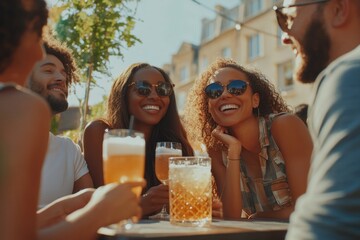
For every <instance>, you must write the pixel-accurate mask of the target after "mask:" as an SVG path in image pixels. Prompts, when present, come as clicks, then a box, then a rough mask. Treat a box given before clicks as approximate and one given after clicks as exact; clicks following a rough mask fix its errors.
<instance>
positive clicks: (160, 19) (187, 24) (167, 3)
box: [47, 0, 241, 106]
mask: <svg viewBox="0 0 360 240" xmlns="http://www.w3.org/2000/svg"><path fill="white" fill-rule="evenodd" d="M47 1H48V2H49V4H50V5H53V4H54V3H55V2H56V0H47ZM197 1H198V2H199V3H201V4H203V5H205V6H207V7H209V8H211V9H214V7H215V6H216V5H218V4H221V5H223V6H224V7H227V8H232V7H234V6H236V5H237V4H239V2H240V1H241V0H197ZM214 17H215V13H214V12H213V11H211V10H209V9H207V8H205V7H203V6H200V5H199V4H197V3H195V2H194V1H193V0H141V1H139V3H138V5H137V11H136V14H135V18H137V19H138V21H137V23H136V25H135V28H134V30H133V34H134V35H135V36H136V37H138V38H139V39H140V40H141V41H142V43H137V44H136V45H135V46H132V47H131V48H129V49H124V50H123V58H122V59H121V58H120V57H112V58H111V60H110V67H109V68H110V71H111V75H112V77H102V78H101V79H97V82H98V85H100V86H101V88H100V87H96V88H94V89H93V90H91V92H90V98H89V104H90V105H93V104H96V103H98V102H100V101H102V99H103V95H108V94H109V93H110V88H111V84H112V81H113V79H114V78H116V77H117V76H118V75H120V73H121V72H122V71H123V70H125V69H126V68H127V67H128V66H129V65H131V64H132V63H135V62H147V63H149V64H151V65H154V66H158V67H162V66H163V65H164V64H166V63H171V56H172V55H173V54H175V53H176V52H177V51H178V50H179V48H180V46H181V44H182V43H183V42H190V43H193V44H199V43H200V36H201V20H202V19H203V18H210V19H212V18H214ZM84 92H85V90H84V89H83V88H81V87H77V88H76V93H77V96H78V97H80V98H83V96H84ZM68 100H69V104H70V105H71V106H74V105H78V100H77V99H76V97H75V96H74V94H71V93H70V95H69V98H68Z"/></svg>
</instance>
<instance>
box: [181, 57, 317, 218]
mask: <svg viewBox="0 0 360 240" xmlns="http://www.w3.org/2000/svg"><path fill="white" fill-rule="evenodd" d="M286 112H289V108H288V106H287V105H286V104H285V102H284V100H283V99H282V98H281V96H280V95H279V93H277V92H276V91H275V88H274V86H273V85H272V84H271V83H270V82H269V81H268V80H267V79H266V78H265V77H264V76H263V75H262V74H260V73H258V72H255V71H253V70H250V69H247V68H244V67H242V66H240V65H238V64H237V63H236V62H234V61H232V60H225V59H220V60H218V61H216V62H215V63H214V64H213V65H211V66H210V67H209V68H208V69H207V71H205V72H204V73H203V74H202V75H201V77H200V79H198V80H197V81H196V82H195V84H194V86H193V88H192V90H191V92H190V94H189V97H188V102H187V106H186V108H185V115H184V116H185V125H184V126H186V130H187V131H188V134H189V139H190V140H192V141H196V142H202V143H204V144H205V145H206V147H207V150H208V153H209V155H210V157H211V158H212V171H213V175H214V176H215V179H216V184H217V187H218V191H219V194H220V197H221V200H222V202H223V214H224V218H227V219H239V218H244V217H246V218H250V217H251V218H253V217H259V218H278V219H287V218H289V216H290V214H291V212H292V211H293V209H294V205H295V201H296V200H297V198H298V197H299V196H300V195H301V194H303V193H304V192H305V189H306V179H307V173H308V168H309V161H310V155H311V151H312V142H311V138H310V135H309V132H308V130H307V128H306V126H305V125H304V123H303V122H302V121H301V120H300V119H299V118H297V117H296V116H294V115H293V114H288V113H286Z"/></svg>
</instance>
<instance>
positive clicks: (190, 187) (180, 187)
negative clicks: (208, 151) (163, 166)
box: [169, 156, 212, 226]
mask: <svg viewBox="0 0 360 240" xmlns="http://www.w3.org/2000/svg"><path fill="white" fill-rule="evenodd" d="M169 189H170V223H171V224H175V225H182V226H208V225H210V223H211V220H212V218H211V216H212V184H211V159H210V158H208V157H201V156H197V157H171V158H170V159H169Z"/></svg>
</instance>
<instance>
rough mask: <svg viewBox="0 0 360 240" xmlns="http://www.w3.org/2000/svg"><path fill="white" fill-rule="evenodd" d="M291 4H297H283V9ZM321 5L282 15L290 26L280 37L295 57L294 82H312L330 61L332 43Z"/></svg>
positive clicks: (309, 6)
mask: <svg viewBox="0 0 360 240" xmlns="http://www.w3.org/2000/svg"><path fill="white" fill-rule="evenodd" d="M294 3H297V2H296V1H293V0H292V1H290V0H287V1H284V5H286V4H294ZM324 4H325V3H319V4H312V5H306V6H302V7H291V8H288V9H286V10H287V11H285V13H286V15H287V16H288V18H290V19H292V21H293V24H292V27H291V29H290V30H289V31H288V32H287V33H285V34H284V35H283V42H284V44H289V45H291V48H292V49H293V52H294V54H295V55H296V71H295V78H296V79H297V80H298V81H300V82H303V83H312V82H314V81H315V79H316V77H317V76H318V75H319V73H320V72H321V71H322V70H323V69H324V68H325V67H326V66H327V64H328V63H329V61H330V58H329V49H331V43H330V37H329V34H328V32H327V30H326V28H325V22H324V17H323V7H324V6H325V5H324ZM309 16H310V17H309Z"/></svg>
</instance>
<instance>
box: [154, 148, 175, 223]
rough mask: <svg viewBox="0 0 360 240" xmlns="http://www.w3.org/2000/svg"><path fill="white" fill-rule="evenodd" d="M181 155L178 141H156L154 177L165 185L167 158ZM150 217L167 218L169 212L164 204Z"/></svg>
mask: <svg viewBox="0 0 360 240" xmlns="http://www.w3.org/2000/svg"><path fill="white" fill-rule="evenodd" d="M179 156H182V146H181V143H178V142H158V143H156V149H155V174H156V177H157V178H158V179H159V180H160V182H162V184H164V185H167V184H168V181H169V158H170V157H179ZM149 218H150V219H169V214H168V213H167V212H166V205H164V206H163V208H162V209H161V211H160V212H159V213H157V214H155V215H153V216H150V217H149Z"/></svg>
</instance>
